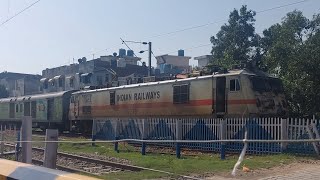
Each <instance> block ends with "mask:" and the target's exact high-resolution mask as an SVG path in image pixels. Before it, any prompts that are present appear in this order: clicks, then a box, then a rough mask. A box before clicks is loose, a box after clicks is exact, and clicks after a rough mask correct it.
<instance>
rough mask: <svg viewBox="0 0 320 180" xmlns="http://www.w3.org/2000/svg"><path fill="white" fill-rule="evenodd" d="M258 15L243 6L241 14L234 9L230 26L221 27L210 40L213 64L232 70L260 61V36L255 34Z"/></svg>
mask: <svg viewBox="0 0 320 180" xmlns="http://www.w3.org/2000/svg"><path fill="white" fill-rule="evenodd" d="M255 15H256V13H255V12H254V11H252V10H247V6H245V5H244V6H242V7H241V8H240V12H239V11H238V10H236V9H234V10H233V11H232V12H231V13H230V15H229V20H228V24H224V25H223V26H221V30H220V31H219V32H218V33H217V35H216V37H215V36H212V37H211V38H210V41H211V43H212V44H213V47H212V51H211V53H212V55H213V59H214V61H213V64H215V65H220V66H223V67H226V68H230V67H231V66H232V65H235V64H240V63H248V62H251V61H252V60H255V61H256V60H259V58H260V59H261V57H260V48H259V46H258V44H259V43H258V42H259V39H260V37H259V35H257V34H256V33H255V28H254V22H255V18H254V16H255Z"/></svg>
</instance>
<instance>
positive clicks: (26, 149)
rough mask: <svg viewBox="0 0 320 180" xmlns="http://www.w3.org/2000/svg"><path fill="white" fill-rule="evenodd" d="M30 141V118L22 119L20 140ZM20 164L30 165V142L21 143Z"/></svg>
mask: <svg viewBox="0 0 320 180" xmlns="http://www.w3.org/2000/svg"><path fill="white" fill-rule="evenodd" d="M31 139H32V118H31V117H30V116H24V117H22V127H21V140H22V141H31ZM21 145H22V162H24V163H29V164H31V163H32V145H31V142H22V143H21Z"/></svg>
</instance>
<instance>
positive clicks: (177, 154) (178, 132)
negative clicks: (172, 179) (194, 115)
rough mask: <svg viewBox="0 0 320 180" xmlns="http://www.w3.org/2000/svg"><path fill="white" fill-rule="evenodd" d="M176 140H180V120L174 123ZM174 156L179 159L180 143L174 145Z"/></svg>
mask: <svg viewBox="0 0 320 180" xmlns="http://www.w3.org/2000/svg"><path fill="white" fill-rule="evenodd" d="M176 140H182V121H181V119H178V120H177V121H176ZM176 156H177V158H179V159H180V157H181V149H180V143H179V142H177V143H176Z"/></svg>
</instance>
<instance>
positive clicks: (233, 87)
mask: <svg viewBox="0 0 320 180" xmlns="http://www.w3.org/2000/svg"><path fill="white" fill-rule="evenodd" d="M230 91H240V83H239V79H231V80H230Z"/></svg>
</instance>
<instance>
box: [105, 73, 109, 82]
mask: <svg viewBox="0 0 320 180" xmlns="http://www.w3.org/2000/svg"><path fill="white" fill-rule="evenodd" d="M105 82H106V83H108V82H109V74H106V78H105Z"/></svg>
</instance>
